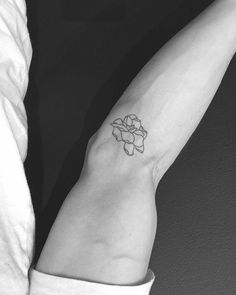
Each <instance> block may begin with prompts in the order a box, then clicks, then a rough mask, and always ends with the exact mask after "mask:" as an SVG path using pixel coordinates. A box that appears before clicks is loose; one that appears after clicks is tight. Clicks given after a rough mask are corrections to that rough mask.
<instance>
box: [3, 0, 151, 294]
mask: <svg viewBox="0 0 236 295" xmlns="http://www.w3.org/2000/svg"><path fill="white" fill-rule="evenodd" d="M31 59H32V46H31V41H30V36H29V33H28V29H27V17H26V5H25V2H24V0H0V294H1V295H59V294H63V295H74V294H76V295H78V294H83V295H85V294H87V295H95V294H96V295H100V294H103V295H106V294H109V295H110V294H113V295H116V294H127V295H128V294H130V295H132V294H135V295H139V294H140V295H147V294H149V292H150V289H151V286H152V284H153V282H154V279H155V276H154V274H153V272H152V271H151V270H149V271H148V273H147V277H146V280H145V282H144V283H143V284H141V285H138V286H117V285H107V284H101V283H95V282H87V281H83V280H75V279H68V278H61V277H56V276H53V275H48V274H43V273H40V272H38V271H36V270H35V269H34V268H33V267H31V263H32V257H33V255H34V238H35V237H34V235H35V216H34V211H33V206H32V202H31V196H30V191H29V188H28V184H27V180H26V177H25V173H24V166H23V162H24V160H25V158H26V155H27V140H28V138H27V117H26V112H25V108H24V104H23V99H24V97H25V93H26V90H27V86H28V71H29V67H30V63H31Z"/></svg>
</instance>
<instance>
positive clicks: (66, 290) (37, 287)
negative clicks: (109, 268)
mask: <svg viewBox="0 0 236 295" xmlns="http://www.w3.org/2000/svg"><path fill="white" fill-rule="evenodd" d="M29 276H30V295H65V294H66V295H111V294H112V295H148V294H150V290H151V287H152V285H153V283H154V280H155V275H154V273H153V272H152V270H151V269H148V271H147V275H146V278H145V280H144V283H142V284H139V285H135V286H125V285H110V284H103V283H98V282H90V281H85V280H79V279H71V278H65V277H59V276H54V275H49V274H46V273H42V272H39V271H37V270H36V269H34V268H31V269H30V271H29Z"/></svg>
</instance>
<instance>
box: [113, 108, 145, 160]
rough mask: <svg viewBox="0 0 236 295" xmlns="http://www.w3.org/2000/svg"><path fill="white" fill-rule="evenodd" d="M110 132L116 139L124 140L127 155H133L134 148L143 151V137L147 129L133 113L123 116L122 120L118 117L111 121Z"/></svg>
mask: <svg viewBox="0 0 236 295" xmlns="http://www.w3.org/2000/svg"><path fill="white" fill-rule="evenodd" d="M111 126H113V131H112V134H113V136H114V137H115V139H116V140H117V141H123V142H124V146H123V148H124V151H125V152H126V154H127V155H129V156H133V155H134V150H135V149H136V150H137V151H138V152H140V153H143V152H144V139H145V138H146V137H147V131H146V130H145V129H144V128H143V126H142V125H141V120H140V119H138V117H137V116H136V115H134V114H130V115H127V116H125V118H124V120H122V119H120V118H118V119H116V120H114V121H113V123H111Z"/></svg>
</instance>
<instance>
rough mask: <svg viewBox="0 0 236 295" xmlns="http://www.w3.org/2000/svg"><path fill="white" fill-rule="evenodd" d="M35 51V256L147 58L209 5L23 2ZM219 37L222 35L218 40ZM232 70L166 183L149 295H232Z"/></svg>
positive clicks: (31, 105)
mask: <svg viewBox="0 0 236 295" xmlns="http://www.w3.org/2000/svg"><path fill="white" fill-rule="evenodd" d="M26 2H27V8H28V9H27V10H28V27H29V31H30V35H31V41H32V46H33V59H32V63H31V69H30V83H29V87H28V92H27V95H26V98H25V105H26V110H27V114H28V123H29V149H28V157H27V160H26V163H25V169H26V175H27V179H28V182H29V186H30V190H31V194H32V198H33V204H34V209H35V214H36V217H37V224H36V226H37V232H36V255H35V260H37V257H38V254H39V253H40V251H41V249H42V246H43V244H44V242H45V239H46V237H47V233H48V231H49V229H50V227H51V225H52V223H53V221H54V219H55V217H56V214H57V212H58V210H59V208H60V206H61V204H62V202H63V200H64V199H65V197H66V195H67V193H68V192H69V191H70V189H71V187H72V186H73V184H74V183H75V182H76V181H77V179H78V177H79V175H80V171H81V168H82V165H83V157H84V152H85V148H86V144H87V141H88V139H89V138H90V136H91V135H92V134H93V132H94V131H95V130H97V128H98V127H99V126H100V124H101V123H102V121H103V120H104V119H105V117H106V115H107V113H108V112H109V110H110V108H111V107H112V106H113V104H114V103H115V102H116V101H117V100H118V99H119V97H120V95H121V93H122V92H123V91H124V89H125V88H126V87H127V85H128V84H129V82H130V81H131V80H132V79H133V77H134V76H135V75H136V74H137V72H138V71H139V70H140V69H141V68H142V66H143V65H144V64H145V63H146V62H147V61H148V60H149V59H150V58H151V56H152V55H153V54H154V53H155V52H156V51H157V50H158V49H159V48H160V47H161V46H162V45H163V44H164V43H165V42H166V41H167V40H168V39H169V38H170V37H172V36H173V35H174V34H175V33H176V32H177V31H179V30H180V29H181V28H182V27H183V26H184V25H185V24H187V23H188V22H189V21H190V20H191V19H192V18H193V17H194V16H196V15H197V14H198V13H199V12H201V11H202V10H203V9H204V8H205V7H206V6H207V5H208V4H209V3H210V1H203V0H201V1H195V0H186V1H181V0H175V1H173V0H165V1H160V0H159V1H154V0H135V1H134V0H123V1H122V0H119V1H118V0H86V1H82V0H61V1H59V0H57V1H56V0H50V1H47V0H40V1H37V0H27V1H26ZM222 33H223V32H222ZM235 74H236V62H235V59H233V60H232V62H231V64H230V67H229V68H228V70H227V73H226V75H225V77H224V79H223V82H222V84H221V86H220V88H219V89H218V92H217V94H216V96H215V98H214V100H213V102H212V103H211V105H210V107H209V109H208V111H207V113H206V114H205V116H204V117H203V120H202V121H201V123H200V125H199V126H198V128H197V129H196V131H195V133H194V135H193V136H192V137H191V140H190V141H189V142H188V143H187V145H186V146H185V148H184V149H183V150H182V152H181V153H180V155H179V157H178V158H177V159H176V161H175V162H174V164H173V165H172V166H171V168H170V169H169V170H168V171H167V173H166V174H165V176H164V178H163V179H162V180H161V182H160V184H159V186H158V189H157V193H156V203H157V211H158V229H157V236H156V241H155V244H154V248H153V252H152V257H151V261H150V268H151V269H152V270H153V271H154V273H155V275H156V280H155V283H154V286H153V288H152V290H151V294H153V295H154V294H161V295H166V294H168V295H170V294H171V295H172V294H181V295H183V294H186V295H189V294H191V295H193V294H196V295H197V294H198V295H199V294H204V295H213V294H214V295H217V294H235V293H236V210H235V209H236V200H235V195H236V181H235V179H236V177H235V174H236V149H235V147H236V136H235V135H236V124H235V123H236V116H235V112H236V100H235V94H236V87H235V77H236V76H235Z"/></svg>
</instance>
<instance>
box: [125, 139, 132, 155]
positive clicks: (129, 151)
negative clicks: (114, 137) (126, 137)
mask: <svg viewBox="0 0 236 295" xmlns="http://www.w3.org/2000/svg"><path fill="white" fill-rule="evenodd" d="M124 151H125V152H126V154H127V155H129V156H133V154H134V145H133V144H132V143H127V142H126V143H125V144H124Z"/></svg>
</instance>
